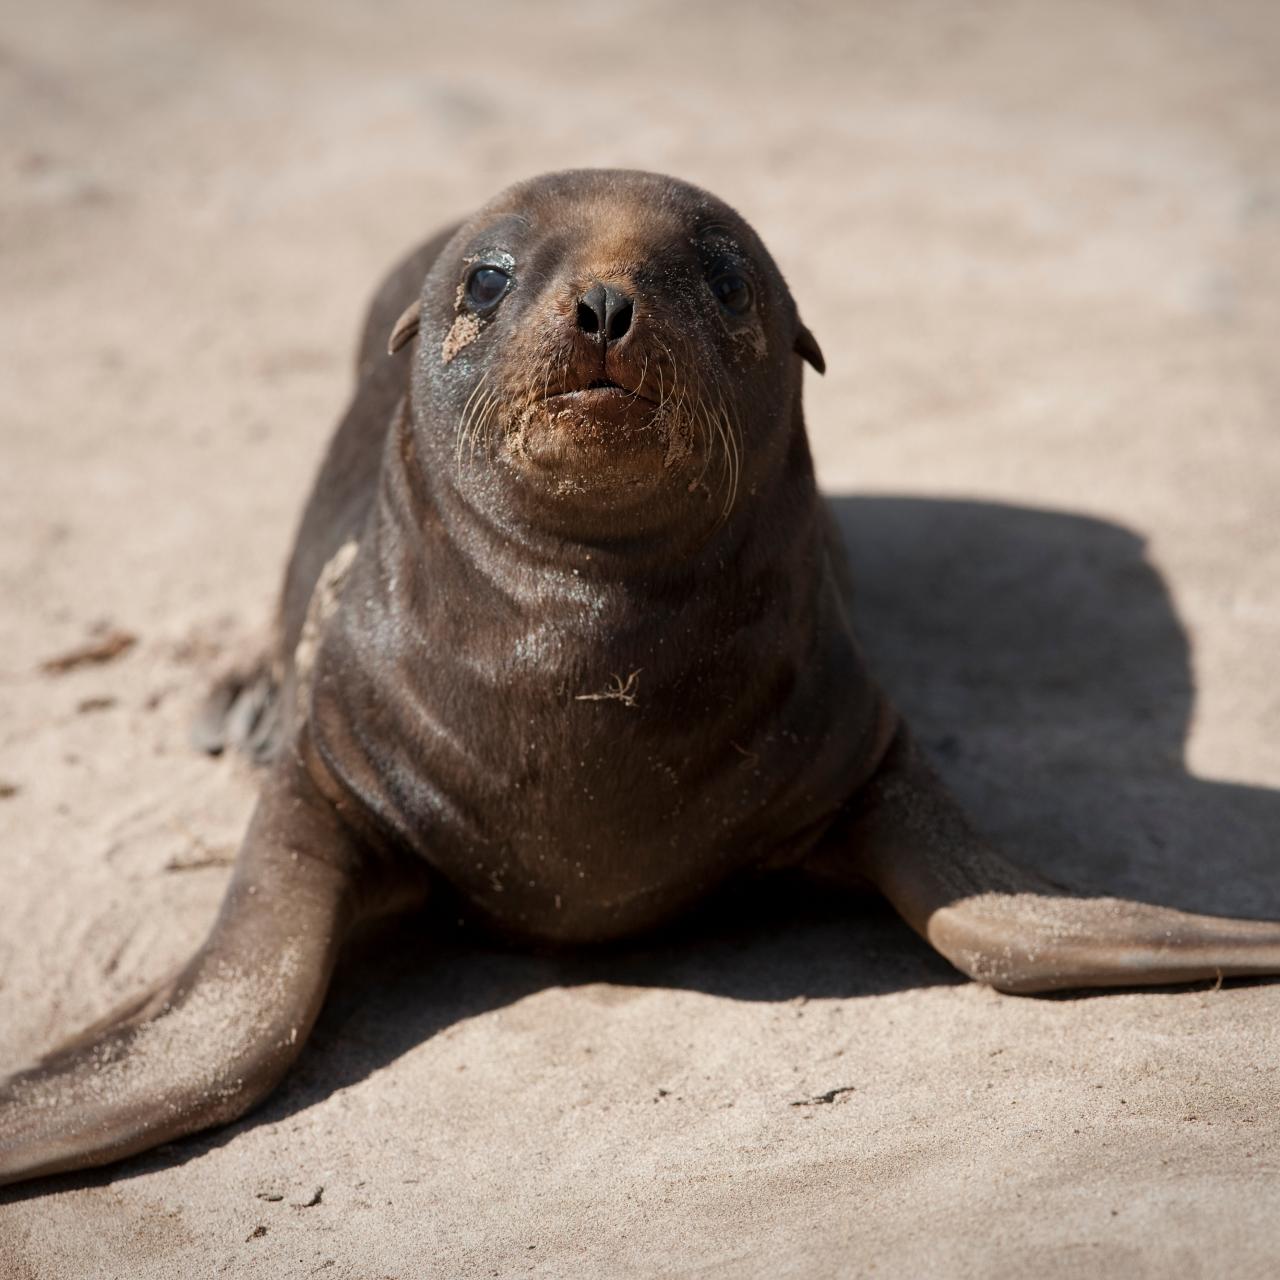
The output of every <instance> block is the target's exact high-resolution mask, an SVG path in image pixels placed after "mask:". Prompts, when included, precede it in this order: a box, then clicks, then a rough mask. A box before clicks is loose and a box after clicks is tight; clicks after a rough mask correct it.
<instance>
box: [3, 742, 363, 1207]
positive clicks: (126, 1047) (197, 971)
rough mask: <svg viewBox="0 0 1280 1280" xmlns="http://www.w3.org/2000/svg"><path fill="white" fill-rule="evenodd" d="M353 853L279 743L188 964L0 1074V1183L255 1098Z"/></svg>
mask: <svg viewBox="0 0 1280 1280" xmlns="http://www.w3.org/2000/svg"><path fill="white" fill-rule="evenodd" d="M363 857H364V855H363V853H362V849H361V846H360V845H359V843H358V842H357V840H356V839H355V838H354V837H353V836H352V835H351V834H350V833H349V832H348V831H347V830H346V828H345V827H344V826H343V824H342V822H341V821H340V819H339V817H338V816H337V811H336V809H335V807H334V805H333V804H332V803H331V802H330V801H329V800H328V799H327V798H326V797H325V796H324V795H322V794H321V793H320V791H319V790H318V788H317V787H316V785H315V784H314V782H312V780H311V778H310V777H309V775H308V774H307V772H306V770H305V769H304V768H303V767H302V765H301V764H300V763H299V761H298V759H297V758H296V757H295V755H294V753H293V752H292V751H290V752H289V753H288V754H287V756H286V757H284V758H282V759H281V760H280V761H279V762H278V763H277V764H276V765H275V766H274V767H273V769H272V771H271V773H270V775H269V776H268V778H267V781H266V786H265V787H264V790H263V795H262V798H261V799H260V801H259V803H258V807H257V809H256V810H255V812H254V816H253V820H252V822H251V823H250V826H249V831H248V834H247V835H246V837H245V840H244V844H243V845H242V847H241V850H240V855H239V858H238V861H237V864H236V869H235V873H234V875H233V877H232V880H231V884H230V886H229V888H228V890H227V894H226V897H225V899H224V900H223V904H222V908H221V910H220V912H219V914H218V918H217V921H216V922H215V924H214V926H213V929H212V932H211V933H210V935H209V937H208V939H207V940H206V942H205V943H204V945H203V946H202V947H201V948H200V950H199V951H198V952H197V953H196V955H195V956H194V957H193V959H192V960H191V961H190V962H189V963H188V964H187V965H186V966H185V968H183V969H182V970H181V972H180V973H178V974H177V976H176V977H174V978H172V979H170V980H168V981H167V982H164V983H161V984H160V985H159V986H157V987H155V988H153V989H152V990H151V991H150V992H149V993H147V994H146V995H145V996H142V997H138V998H135V999H134V1000H133V1001H131V1002H130V1003H129V1004H128V1005H126V1006H125V1007H123V1008H121V1009H118V1010H117V1011H116V1012H115V1013H114V1014H113V1015H111V1016H109V1017H108V1018H106V1019H103V1020H102V1021H101V1022H100V1023H98V1024H96V1025H95V1026H94V1027H93V1028H90V1030H89V1031H88V1032H82V1033H80V1034H79V1035H78V1036H76V1037H74V1038H73V1039H72V1040H70V1041H68V1042H67V1043H66V1044H64V1045H63V1046H61V1047H60V1048H59V1049H56V1050H54V1051H53V1052H52V1053H50V1054H48V1055H47V1056H46V1057H45V1058H43V1059H42V1060H41V1061H40V1062H39V1063H38V1064H37V1065H36V1066H34V1067H32V1068H30V1069H28V1070H26V1071H22V1072H20V1073H18V1074H17V1075H14V1076H11V1077H10V1078H9V1079H8V1080H5V1081H4V1082H2V1083H0V1185H3V1184H6V1183H10V1182H17V1181H21V1180H23V1179H26V1178H34V1177H39V1176H41V1175H44V1174H50V1173H61V1172H65V1171H67V1170H71V1169H81V1168H86V1167H89V1166H93V1165H99V1164H106V1163H108V1162H110V1161H113V1160H119V1159H122V1158H123V1157H125V1156H129V1155H133V1154H135V1153H136V1152H139V1151H144V1150H146V1149H148V1148H150V1147H155V1146H158V1145H159V1144H160V1143H162V1142H167V1141H170V1140H171V1139H173V1138H177V1137H180V1136H182V1135H184V1134H188V1133H193V1132H195V1131H196V1130H199V1129H204V1128H207V1127H209V1126H210V1125H215V1124H222V1123H225V1122H227V1121H229V1120H232V1119H234V1118H235V1117H237V1116H239V1115H242V1114H243V1113H244V1112H245V1111H247V1110H248V1109H249V1108H250V1107H252V1106H254V1105H255V1104H256V1103H257V1102H259V1101H260V1100H261V1099H262V1098H264V1097H265V1096H266V1095H267V1093H269V1092H270V1091H271V1089H272V1088H273V1087H274V1086H275V1084H276V1082H277V1081H278V1080H279V1079H280V1077H281V1076H282V1075H283V1074H284V1072H285V1070H286V1069H287V1068H288V1066H289V1065H290V1064H291V1063H292V1062H293V1060H294V1059H295V1058H296V1057H297V1055H298V1053H299V1051H300V1050H301V1048H302V1045H303V1042H304V1041H305V1040H306V1038H307V1035H308V1033H309V1032H310V1030H311V1025H312V1023H313V1022H314V1020H315V1017H316V1014H317V1013H318V1012H319V1009H320V1005H321V1002H322V1001H323V999H324V994H325V991H326V989H327V987H328V984H329V976H330V973H331V971H332V968H333V962H334V957H335V955H336V954H337V950H338V946H339V943H340V942H341V940H342V937H343V935H344V934H345V932H346V930H347V927H348V923H349V921H350V920H351V919H352V916H353V912H354V910H355V909H356V907H357V906H358V905H359V904H358V902H357V895H356V892H355V885H356V880H357V875H358V872H359V870H360V868H361V866H362V860H363Z"/></svg>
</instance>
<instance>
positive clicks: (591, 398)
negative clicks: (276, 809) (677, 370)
mask: <svg viewBox="0 0 1280 1280" xmlns="http://www.w3.org/2000/svg"><path fill="white" fill-rule="evenodd" d="M544 399H545V401H546V403H547V404H549V405H556V406H559V405H563V406H565V407H568V406H573V407H575V408H578V409H586V410H591V409H592V408H596V407H599V408H605V407H611V406H614V405H618V404H622V403H624V402H626V401H636V400H643V401H644V402H645V404H648V405H652V406H653V407H654V408H655V409H656V408H657V407H658V402H657V401H656V400H653V399H651V398H650V397H649V396H647V395H645V394H644V392H643V391H641V390H640V389H639V387H636V388H634V389H633V388H630V387H624V386H622V385H621V383H617V382H614V381H613V380H612V379H611V378H595V379H593V380H592V381H591V382H589V383H587V385H586V386H585V387H578V388H576V389H571V390H568V391H554V392H552V393H551V394H550V395H548V396H546V397H544Z"/></svg>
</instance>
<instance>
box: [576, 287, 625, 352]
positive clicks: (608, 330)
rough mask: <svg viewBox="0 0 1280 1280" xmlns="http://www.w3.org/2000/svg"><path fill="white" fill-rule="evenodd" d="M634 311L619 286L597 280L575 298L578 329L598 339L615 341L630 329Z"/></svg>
mask: <svg viewBox="0 0 1280 1280" xmlns="http://www.w3.org/2000/svg"><path fill="white" fill-rule="evenodd" d="M633 310H634V307H633V305H632V301H631V299H630V298H629V297H628V296H627V295H626V294H625V293H623V292H622V290H621V289H618V288H615V287H614V286H613V285H611V284H601V283H600V281H599V280H597V281H596V282H595V283H594V284H593V285H592V286H591V288H590V289H588V290H587V291H586V293H584V294H583V295H582V297H581V298H579V299H578V328H579V329H581V330H582V332H583V333H587V334H591V335H592V336H593V337H596V338H597V339H598V341H600V342H617V341H618V339H619V338H621V337H623V336H624V335H625V334H626V332H627V330H628V329H630V328H631V316H632V312H633Z"/></svg>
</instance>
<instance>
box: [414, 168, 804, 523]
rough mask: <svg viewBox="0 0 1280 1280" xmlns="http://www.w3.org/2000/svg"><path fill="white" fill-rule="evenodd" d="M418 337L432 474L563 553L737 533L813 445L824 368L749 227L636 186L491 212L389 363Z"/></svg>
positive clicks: (447, 261) (533, 187)
mask: <svg viewBox="0 0 1280 1280" xmlns="http://www.w3.org/2000/svg"><path fill="white" fill-rule="evenodd" d="M415 335H416V337H417V339H418V341H417V348H416V352H415V355H414V361H415V364H414V374H413V379H412V404H413V414H414V422H415V428H416V431H417V434H418V436H419V441H418V449H419V451H420V452H421V453H422V454H423V455H425V456H424V460H425V461H427V462H428V465H429V466H431V467H432V468H433V470H435V471H436V472H438V473H440V474H443V471H444V470H447V471H448V472H449V473H451V475H452V479H451V483H452V484H454V485H455V486H456V487H457V488H458V490H459V491H460V492H461V493H462V494H463V495H464V496H465V498H466V499H467V500H468V501H471V502H474V503H478V504H481V505H483V506H486V507H488V508H490V509H491V510H492V509H495V508H500V509H501V511H502V512H503V513H505V514H507V515H510V516H514V517H515V518H516V519H521V520H533V521H535V522H537V523H539V524H541V525H543V526H545V527H550V528H553V529H554V530H556V531H557V532H559V533H562V534H565V535H567V536H573V535H575V534H578V535H582V536H588V537H591V536H607V535H608V534H610V533H616V534H618V535H622V536H625V535H629V534H634V533H636V532H639V531H644V530H653V529H655V528H659V527H662V526H665V525H670V524H672V523H673V522H674V523H675V524H678V525H679V526H681V527H683V528H686V529H688V528H690V527H693V526H702V527H710V526H714V525H715V524H716V523H717V522H721V521H724V520H725V519H726V518H728V517H730V516H731V515H732V514H733V513H734V511H735V509H737V508H738V507H739V506H740V505H741V504H742V503H743V502H744V499H745V496H747V495H750V494H751V493H752V492H754V490H755V487H756V484H757V481H758V479H759V478H760V476H761V475H762V474H763V473H764V472H765V471H766V470H767V469H768V468H769V467H771V466H776V465H777V463H778V459H779V457H780V455H781V454H782V453H783V452H785V450H786V449H787V447H788V443H789V441H790V440H791V438H792V436H793V435H794V433H795V432H796V431H797V430H799V431H801V432H802V431H803V426H802V423H801V416H800V411H799V394H800V359H799V358H798V357H803V358H805V359H807V360H809V362H810V363H811V364H813V365H814V366H815V367H816V368H818V369H819V370H821V369H822V367H823V362H822V355H821V352H820V351H819V350H818V347H817V344H816V343H815V342H814V340H813V338H812V336H811V335H810V334H809V331H808V330H807V329H806V328H805V327H804V325H803V324H802V323H801V322H800V320H799V317H798V315H797V312H796V307H795V304H794V302H793V301H792V298H791V295H790V293H789V291H788V289H787V286H786V283H785V282H784V281H783V279H782V276H781V273H780V272H779V271H778V268H777V266H776V265H775V264H774V262H773V259H772V258H771V257H770V256H769V254H768V252H767V250H766V249H765V248H764V246H763V244H762V243H761V242H760V239H759V237H758V236H757V235H756V233H755V232H754V231H753V230H752V229H751V227H750V226H749V225H748V224H747V223H746V221H745V220H744V219H743V218H741V217H740V216H739V215H738V214H737V213H736V212H734V210H733V209H731V208H730V207H729V206H728V205H726V204H725V203H724V202H723V201H721V200H718V199H716V198H715V197H714V196H711V195H709V194H708V193H707V192H705V191H702V190H699V189H698V188H697V187H694V186H691V185H689V184H687V183H684V182H680V181H677V180H675V179H673V178H667V177H662V176H659V175H657V174H650V173H640V172H631V171H625V170H575V171H570V172H565V173H556V174H549V175H546V176H543V177H539V178H535V179H533V180H531V181H528V182H523V183H520V184H518V185H516V186H514V187H511V188H510V189H508V190H507V191H505V192H503V193H502V194H501V195H499V196H497V197H496V198H495V199H494V200H492V201H491V202H490V203H489V204H487V205H485V206H484V208H482V209H481V210H480V211H479V212H477V213H476V214H475V215H474V216H473V217H471V218H470V219H468V220H467V221H466V222H465V223H464V224H463V225H462V226H461V227H460V228H459V230H458V231H457V233H456V234H455V236H454V237H453V239H452V240H451V241H450V243H449V244H448V245H447V246H446V248H445V249H444V250H443V251H442V252H441V254H440V255H439V257H438V258H437V260H436V261H435V263H434V265H433V267H432V269H431V271H430V272H429V273H428V276H427V278H426V281H425V283H424V287H423V290H422V294H421V297H420V299H419V300H418V302H417V303H415V304H414V305H413V306H412V307H410V308H409V310H408V311H406V313H405V315H404V316H402V317H401V320H400V323H399V324H398V325H397V326H396V330H395V333H394V334H393V336H392V341H391V346H392V349H393V350H394V349H396V348H398V347H399V346H402V345H404V344H405V343H406V342H408V341H409V339H410V338H412V337H414V336H415ZM442 469H443V470H442Z"/></svg>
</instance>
